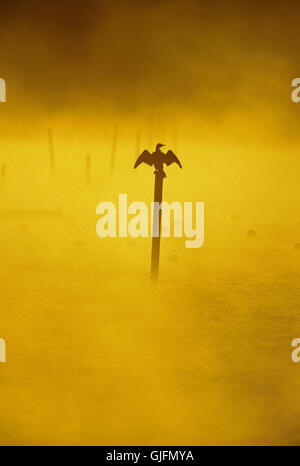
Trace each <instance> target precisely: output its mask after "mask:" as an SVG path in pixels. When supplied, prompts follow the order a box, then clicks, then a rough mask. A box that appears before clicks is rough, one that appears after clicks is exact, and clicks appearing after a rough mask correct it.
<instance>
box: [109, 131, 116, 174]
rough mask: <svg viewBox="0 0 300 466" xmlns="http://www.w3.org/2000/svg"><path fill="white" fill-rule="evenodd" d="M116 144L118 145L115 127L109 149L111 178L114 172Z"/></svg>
mask: <svg viewBox="0 0 300 466" xmlns="http://www.w3.org/2000/svg"><path fill="white" fill-rule="evenodd" d="M117 144H118V127H117V126H115V127H114V134H113V141H112V147H111V157H110V176H112V175H113V174H114V171H115V164H116V153H117Z"/></svg>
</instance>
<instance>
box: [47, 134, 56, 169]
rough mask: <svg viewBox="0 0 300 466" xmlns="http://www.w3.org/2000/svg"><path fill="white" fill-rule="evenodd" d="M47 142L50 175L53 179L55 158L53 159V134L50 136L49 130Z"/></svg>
mask: <svg viewBox="0 0 300 466" xmlns="http://www.w3.org/2000/svg"><path fill="white" fill-rule="evenodd" d="M48 141H49V155H50V166H51V175H52V177H53V178H55V157H54V145H53V134H52V129H51V128H48Z"/></svg>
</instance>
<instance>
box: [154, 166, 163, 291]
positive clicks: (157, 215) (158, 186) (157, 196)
mask: <svg viewBox="0 0 300 466" xmlns="http://www.w3.org/2000/svg"><path fill="white" fill-rule="evenodd" d="M163 179H164V173H163V172H161V171H158V172H156V173H155V186H154V202H155V203H159V204H154V206H155V207H154V209H153V231H152V235H153V237H152V257H151V279H152V282H156V281H157V280H158V275H159V256H160V237H161V215H162V212H161V208H159V207H160V204H161V202H162V193H163ZM158 209H159V210H158ZM157 222H158V225H157ZM155 232H156V234H157V236H154V234H155Z"/></svg>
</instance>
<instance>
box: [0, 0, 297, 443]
mask: <svg viewBox="0 0 300 466" xmlns="http://www.w3.org/2000/svg"><path fill="white" fill-rule="evenodd" d="M71 3H72V8H71V9H70V5H71ZM100 3H101V2H100ZM102 3H103V4H102V5H101V8H100V6H99V2H96V3H95V2H92V1H91V2H84V3H83V2H80V1H76V2H75V1H73V2H63V4H62V3H61V2H56V1H55V2H54V1H51V2H48V1H45V2H43V4H39V5H38V4H37V3H36V2H34V1H32V0H31V1H30V2H26V8H25V6H24V5H25V4H24V5H23V3H22V2H16V5H15V6H16V8H14V9H12V6H11V5H6V6H5V7H4V6H3V11H2V12H3V15H2V16H1V19H0V22H1V25H2V28H1V33H0V44H1V57H2V66H3V69H2V70H1V73H0V75H1V77H4V78H5V79H6V81H7V103H6V104H3V105H2V104H1V107H0V127H1V130H2V137H1V144H0V145H1V151H0V167H1V166H2V165H5V176H4V177H3V176H1V180H0V181H1V183H0V185H1V186H0V225H1V228H0V241H1V265H2V267H1V269H0V279H1V281H0V283H1V285H0V293H1V316H0V338H5V340H6V343H7V364H3V365H1V371H0V394H1V414H0V444H2V445H10V444H11V445H13V444H24V445H28V444H34V445H45V444H71V445H78V444H80V445H81V444H84V445H86V444H102V445H117V444H119V445H199V444H201V445H202V444H233V443H234V444H242V445H243V444H244V445H245V444H246V445H251V444H264V445H265V444H274V445H276V444H284V445H290V444H291V445H295V444H299V426H298V424H299V422H298V421H297V419H298V417H299V414H300V412H299V411H300V408H299V403H298V397H297V393H298V387H299V382H300V380H299V370H298V367H297V364H294V363H293V362H292V360H291V349H292V348H291V342H292V340H293V339H294V338H297V337H299V336H300V334H299V332H300V328H299V327H300V322H299V312H298V306H299V266H300V252H299V247H298V248H297V247H296V244H299V243H300V222H299V194H300V193H299V170H300V162H299V150H300V147H299V141H298V132H299V131H298V126H299V125H298V121H299V114H298V112H299V111H300V104H299V107H298V106H297V105H296V104H294V103H292V101H291V97H290V94H291V91H292V88H291V87H290V83H291V80H292V78H295V77H296V75H297V74H298V71H297V69H296V65H295V63H297V56H298V55H297V54H298V50H299V47H298V35H299V28H298V21H297V13H298V10H299V6H298V5H297V4H296V3H295V2H293V1H288V2H285V3H284V4H282V2H274V1H272V2H268V1H265V2H260V5H256V6H255V8H254V6H253V3H252V2H243V7H241V5H240V4H238V3H237V2H226V5H225V4H224V2H214V4H213V6H208V5H203V4H201V2H194V1H189V2H177V1H176V2H169V1H168V2H164V5H163V6H162V5H159V4H158V3H157V4H156V3H155V2H132V6H131V7H129V6H128V5H127V2H120V5H119V6H118V7H116V4H118V2H114V5H115V7H114V8H112V7H111V6H110V5H109V4H106V2H102ZM159 3H161V2H159ZM29 4H30V5H29ZM125 4H126V5H125ZM87 5H88V6H87ZM124 5H125V6H124ZM29 6H30V7H29ZM292 11H293V12H294V14H293V15H292V14H291V12H292ZM33 26H35V27H33ZM156 31H159V34H156ZM74 44H75V45H74ZM12 51H14V52H15V53H12ZM16 57H17V58H16ZM49 128H51V131H52V134H53V154H54V160H55V177H53V173H52V172H51V159H50V153H49V145H48V129H49ZM158 142H161V143H163V144H166V145H167V149H172V150H173V151H174V152H175V153H176V155H177V156H178V157H179V159H180V161H181V162H182V164H183V170H180V169H178V167H176V166H173V165H172V166H170V167H167V168H166V172H167V175H168V176H167V178H166V180H165V181H164V200H165V201H169V202H173V201H180V202H187V201H192V202H196V201H198V202H201V201H204V203H205V244H204V246H203V248H200V249H197V250H193V249H186V248H185V238H177V239H174V238H170V239H168V238H166V239H164V238H163V239H162V243H161V264H160V281H159V286H158V287H157V288H153V287H151V284H150V258H151V239H148V238H147V239H142V238H138V239H132V238H110V239H100V238H98V237H97V235H96V222H97V220H98V216H97V215H96V207H97V205H98V204H99V202H101V201H111V202H114V203H116V204H117V203H118V196H119V194H122V193H127V195H128V203H130V202H133V201H143V202H146V203H147V204H148V205H149V206H150V202H151V201H153V189H154V175H153V169H152V167H148V166H141V167H139V169H138V170H133V165H134V162H135V160H136V158H137V155H138V154H139V153H140V152H141V151H142V150H144V149H147V150H149V151H153V150H154V149H155V145H156V144H157V143H158ZM87 155H90V159H89V160H90V182H89V184H88V183H87V176H86V160H87V159H86V157H87ZM112 158H114V164H112ZM112 165H113V167H114V168H113V170H112ZM0 173H1V174H2V173H3V172H2V171H1V170H0Z"/></svg>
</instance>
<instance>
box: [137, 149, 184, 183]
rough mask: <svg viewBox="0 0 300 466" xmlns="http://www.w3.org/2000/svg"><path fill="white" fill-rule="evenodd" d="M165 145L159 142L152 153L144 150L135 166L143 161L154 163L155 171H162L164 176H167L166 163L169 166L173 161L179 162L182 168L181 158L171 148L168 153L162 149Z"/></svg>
mask: <svg viewBox="0 0 300 466" xmlns="http://www.w3.org/2000/svg"><path fill="white" fill-rule="evenodd" d="M161 147H163V144H157V146H156V150H155V152H153V153H152V154H151V153H150V152H149V151H147V150H144V152H143V153H142V154H141V155H140V156H139V157H138V159H137V161H136V162H135V165H134V168H137V167H138V166H139V165H141V163H146V164H147V165H150V166H152V165H154V167H155V172H154V173H159V172H160V173H162V174H163V177H164V178H165V177H166V176H167V175H166V174H165V172H164V163H165V164H166V165H167V166H169V165H171V164H172V163H177V165H179V167H180V168H182V165H181V163H180V161H179V159H178V158H177V157H176V155H175V154H174V152H172V151H171V150H169V151H168V152H167V153H166V154H165V153H164V152H162V151H161V150H160V148H161Z"/></svg>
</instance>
